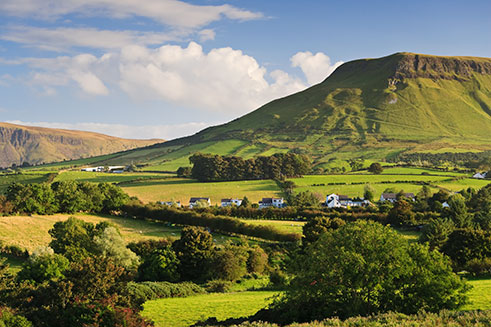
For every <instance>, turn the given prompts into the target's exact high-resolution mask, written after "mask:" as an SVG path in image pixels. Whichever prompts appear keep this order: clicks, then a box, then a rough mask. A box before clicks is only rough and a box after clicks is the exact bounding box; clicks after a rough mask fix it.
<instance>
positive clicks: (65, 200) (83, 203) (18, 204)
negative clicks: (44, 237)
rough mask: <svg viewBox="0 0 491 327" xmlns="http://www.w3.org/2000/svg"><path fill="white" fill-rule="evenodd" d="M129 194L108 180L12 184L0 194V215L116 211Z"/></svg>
mask: <svg viewBox="0 0 491 327" xmlns="http://www.w3.org/2000/svg"><path fill="white" fill-rule="evenodd" d="M128 199H129V196H128V195H127V194H126V193H124V192H123V190H122V189H121V188H119V187H117V186H115V185H112V184H109V183H98V184H95V183H89V182H76V181H61V182H54V183H52V184H48V183H41V184H20V183H13V184H10V185H9V186H8V188H7V191H6V193H5V195H0V215H9V214H13V213H21V214H39V215H49V214H54V213H75V212H90V213H109V212H111V211H113V210H118V209H119V208H120V207H121V206H122V205H123V204H124V203H126V201H128Z"/></svg>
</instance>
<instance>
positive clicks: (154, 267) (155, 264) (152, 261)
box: [138, 246, 180, 282]
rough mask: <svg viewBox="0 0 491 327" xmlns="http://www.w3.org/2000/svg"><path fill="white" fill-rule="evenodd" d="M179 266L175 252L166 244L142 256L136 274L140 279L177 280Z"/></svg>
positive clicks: (178, 277)
mask: <svg viewBox="0 0 491 327" xmlns="http://www.w3.org/2000/svg"><path fill="white" fill-rule="evenodd" d="M179 266H180V261H179V259H178V258H177V256H176V253H175V252H174V250H172V248H171V247H170V246H167V247H166V248H163V249H156V250H154V251H153V252H152V253H151V254H150V255H147V256H146V257H144V259H143V263H142V264H141V265H140V266H139V267H138V276H139V279H140V280H148V281H157V282H163V281H168V282H177V281H178V280H179V279H180V276H179Z"/></svg>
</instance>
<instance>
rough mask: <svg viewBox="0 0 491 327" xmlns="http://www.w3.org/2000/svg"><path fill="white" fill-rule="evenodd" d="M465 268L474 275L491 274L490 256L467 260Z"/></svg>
mask: <svg viewBox="0 0 491 327" xmlns="http://www.w3.org/2000/svg"><path fill="white" fill-rule="evenodd" d="M465 270H467V271H468V272H470V273H471V274H473V275H474V276H488V275H491V258H490V257H487V258H483V259H472V260H469V261H468V262H467V264H466V266H465Z"/></svg>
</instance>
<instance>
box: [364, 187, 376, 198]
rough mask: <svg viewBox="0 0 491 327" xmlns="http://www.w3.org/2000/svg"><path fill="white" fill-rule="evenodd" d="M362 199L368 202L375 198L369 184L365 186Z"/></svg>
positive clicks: (373, 190)
mask: <svg viewBox="0 0 491 327" xmlns="http://www.w3.org/2000/svg"><path fill="white" fill-rule="evenodd" d="M363 198H364V199H365V200H368V201H373V199H374V198H375V189H374V188H373V187H372V186H371V185H370V184H367V185H365V188H364V192H363Z"/></svg>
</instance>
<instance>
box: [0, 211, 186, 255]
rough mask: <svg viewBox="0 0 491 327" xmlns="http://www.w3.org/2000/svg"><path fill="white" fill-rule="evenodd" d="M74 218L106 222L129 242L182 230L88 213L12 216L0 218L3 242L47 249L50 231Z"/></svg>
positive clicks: (175, 233)
mask: <svg viewBox="0 0 491 327" xmlns="http://www.w3.org/2000/svg"><path fill="white" fill-rule="evenodd" d="M70 216H74V217H77V218H79V219H82V220H84V221H87V222H91V223H94V224H96V223H98V222H101V221H107V222H110V223H112V224H114V225H116V226H117V227H118V228H119V229H120V231H121V234H122V235H123V237H124V239H125V240H126V241H127V242H132V241H138V240H143V239H149V238H151V239H157V238H162V237H179V234H180V230H181V229H180V228H179V227H172V226H165V225H163V224H162V223H154V222H149V221H141V220H134V219H129V218H120V217H111V216H104V217H102V216H94V215H85V214H75V215H61V214H59V215H52V216H30V217H29V216H11V217H0V240H2V241H3V242H4V243H5V244H9V245H18V246H20V247H21V248H23V249H27V250H29V251H30V252H31V251H33V250H34V249H36V248H37V247H39V246H47V245H48V244H49V242H50V240H51V237H50V235H49V234H48V231H49V230H50V229H51V228H52V227H53V225H54V224H55V223H56V222H58V221H63V220H66V219H68V217H70Z"/></svg>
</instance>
